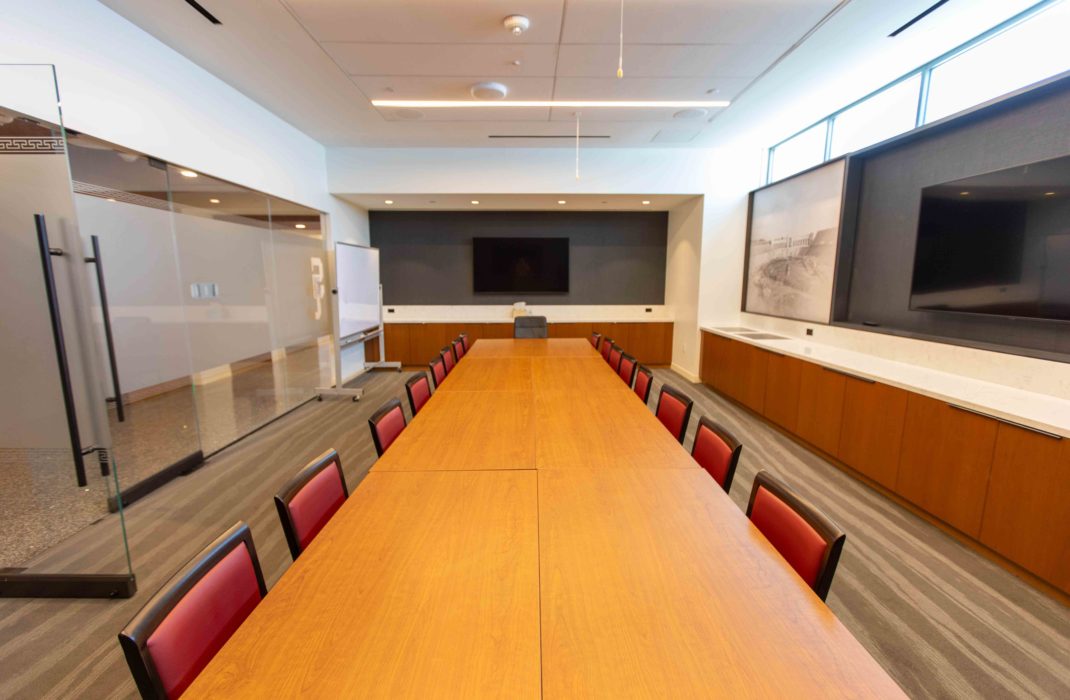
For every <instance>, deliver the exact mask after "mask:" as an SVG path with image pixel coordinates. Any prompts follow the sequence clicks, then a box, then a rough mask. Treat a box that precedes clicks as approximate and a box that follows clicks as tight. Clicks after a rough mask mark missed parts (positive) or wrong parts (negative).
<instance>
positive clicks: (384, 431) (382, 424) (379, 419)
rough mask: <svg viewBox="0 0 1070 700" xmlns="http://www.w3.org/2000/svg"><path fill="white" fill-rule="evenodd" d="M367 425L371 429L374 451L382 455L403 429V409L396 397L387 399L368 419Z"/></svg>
mask: <svg viewBox="0 0 1070 700" xmlns="http://www.w3.org/2000/svg"><path fill="white" fill-rule="evenodd" d="M368 426H369V427H370V428H371V430H372V440H373V441H374V442H375V453H376V454H377V455H379V456H380V457H382V456H383V453H384V452H386V451H387V449H388V448H389V447H390V446H391V445H392V444H394V440H397V439H398V435H401V431H402V430H404V429H405V411H403V410H402V409H401V402H400V401H398V400H397V399H390V400H389V401H387V402H386V403H385V404H383V407H382V408H380V409H379V410H378V411H376V412H375V413H373V414H372V417H371V418H369V419H368Z"/></svg>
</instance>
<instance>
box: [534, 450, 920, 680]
mask: <svg viewBox="0 0 1070 700" xmlns="http://www.w3.org/2000/svg"><path fill="white" fill-rule="evenodd" d="M538 475H539V562H540V581H541V584H540V588H541V594H542V606H541V610H542V612H541V617H542V683H543V687H542V690H543V697H545V698H576V697H606V698H620V697H665V698H670V697H672V698H691V697H724V698H733V697H768V698H833V697H903V695H902V692H901V691H900V690H899V688H898V686H897V685H896V684H895V682H894V681H892V680H891V678H889V677H888V676H887V674H886V673H885V672H884V670H883V669H881V667H880V666H879V665H878V664H877V662H876V661H875V660H874V659H873V657H872V656H870V655H869V653H868V652H867V651H866V650H865V649H864V648H863V647H862V645H861V644H860V643H859V642H858V641H857V640H856V639H855V638H854V637H853V636H852V635H851V633H850V632H849V631H848V630H847V628H845V627H844V626H843V624H842V623H840V621H839V620H838V619H837V618H836V616H835V615H834V614H833V613H832V611H831V610H829V608H828V606H826V605H825V604H824V603H823V602H821V600H820V599H819V598H818V597H817V596H816V595H815V594H814V593H813V591H811V590H810V588H809V587H808V586H807V585H806V584H805V583H804V582H803V581H802V579H800V578H799V577H798V576H797V575H796V574H795V572H794V571H792V570H791V569H790V568H789V567H788V566H786V565H785V563H784V561H783V559H781V558H780V555H779V554H778V553H777V552H776V550H775V549H773V548H772V546H771V545H770V544H769V543H768V542H767V541H766V539H765V538H764V537H763V536H762V534H761V533H760V532H759V531H758V530H757V528H755V527H754V526H753V525H751V523H750V521H749V520H748V519H747V518H745V517H742V513H740V511H739V508H737V507H736V506H735V504H734V503H733V502H732V501H731V499H729V498H728V496H727V495H726V494H725V493H724V492H723V491H721V490H720V489H718V488H716V485H715V484H714V482H713V480H712V479H710V477H709V476H708V475H707V474H706V473H705V472H703V471H696V470H684V469H669V470H655V469H618V470H590V469H588V470H573V471H547V472H542V471H540V472H539V473H538Z"/></svg>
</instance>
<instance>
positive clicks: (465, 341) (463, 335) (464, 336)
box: [458, 333, 472, 353]
mask: <svg viewBox="0 0 1070 700" xmlns="http://www.w3.org/2000/svg"><path fill="white" fill-rule="evenodd" d="M458 337H460V339H461V344H463V345H464V351H465V352H466V353H467V352H468V351H469V350H471V349H472V346H471V345H470V344H469V343H468V334H467V333H461V335H460V336H458Z"/></svg>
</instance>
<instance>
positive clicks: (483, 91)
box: [468, 83, 509, 100]
mask: <svg viewBox="0 0 1070 700" xmlns="http://www.w3.org/2000/svg"><path fill="white" fill-rule="evenodd" d="M468 91H469V92H470V93H471V94H472V97H474V98H476V99H477V100H501V99H504V98H505V96H506V95H508V94H509V88H507V87H505V86H504V85H502V84H501V83H476V84H475V85H473V86H472V87H471V88H470V89H469V90H468Z"/></svg>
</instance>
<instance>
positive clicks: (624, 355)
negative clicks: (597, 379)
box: [617, 352, 639, 389]
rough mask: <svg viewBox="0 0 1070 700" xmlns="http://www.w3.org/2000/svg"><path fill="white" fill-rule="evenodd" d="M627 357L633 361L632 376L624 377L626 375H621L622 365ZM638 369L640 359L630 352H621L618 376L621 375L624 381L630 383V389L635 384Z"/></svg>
mask: <svg viewBox="0 0 1070 700" xmlns="http://www.w3.org/2000/svg"><path fill="white" fill-rule="evenodd" d="M626 359H627V360H628V361H629V362H631V363H632V376H630V377H629V378H627V379H624V377H620V367H621V365H623V364H624V360H626ZM638 371H639V360H637V359H635V358H634V357H632V356H631V355H629V354H628V353H625V352H622V353H621V354H620V363H618V365H617V376H618V377H620V378H621V379H624V381H625V382H626V383H627V384H628V388H629V389H631V388H632V385H633V384H635V375H636V373H637V372H638Z"/></svg>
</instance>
